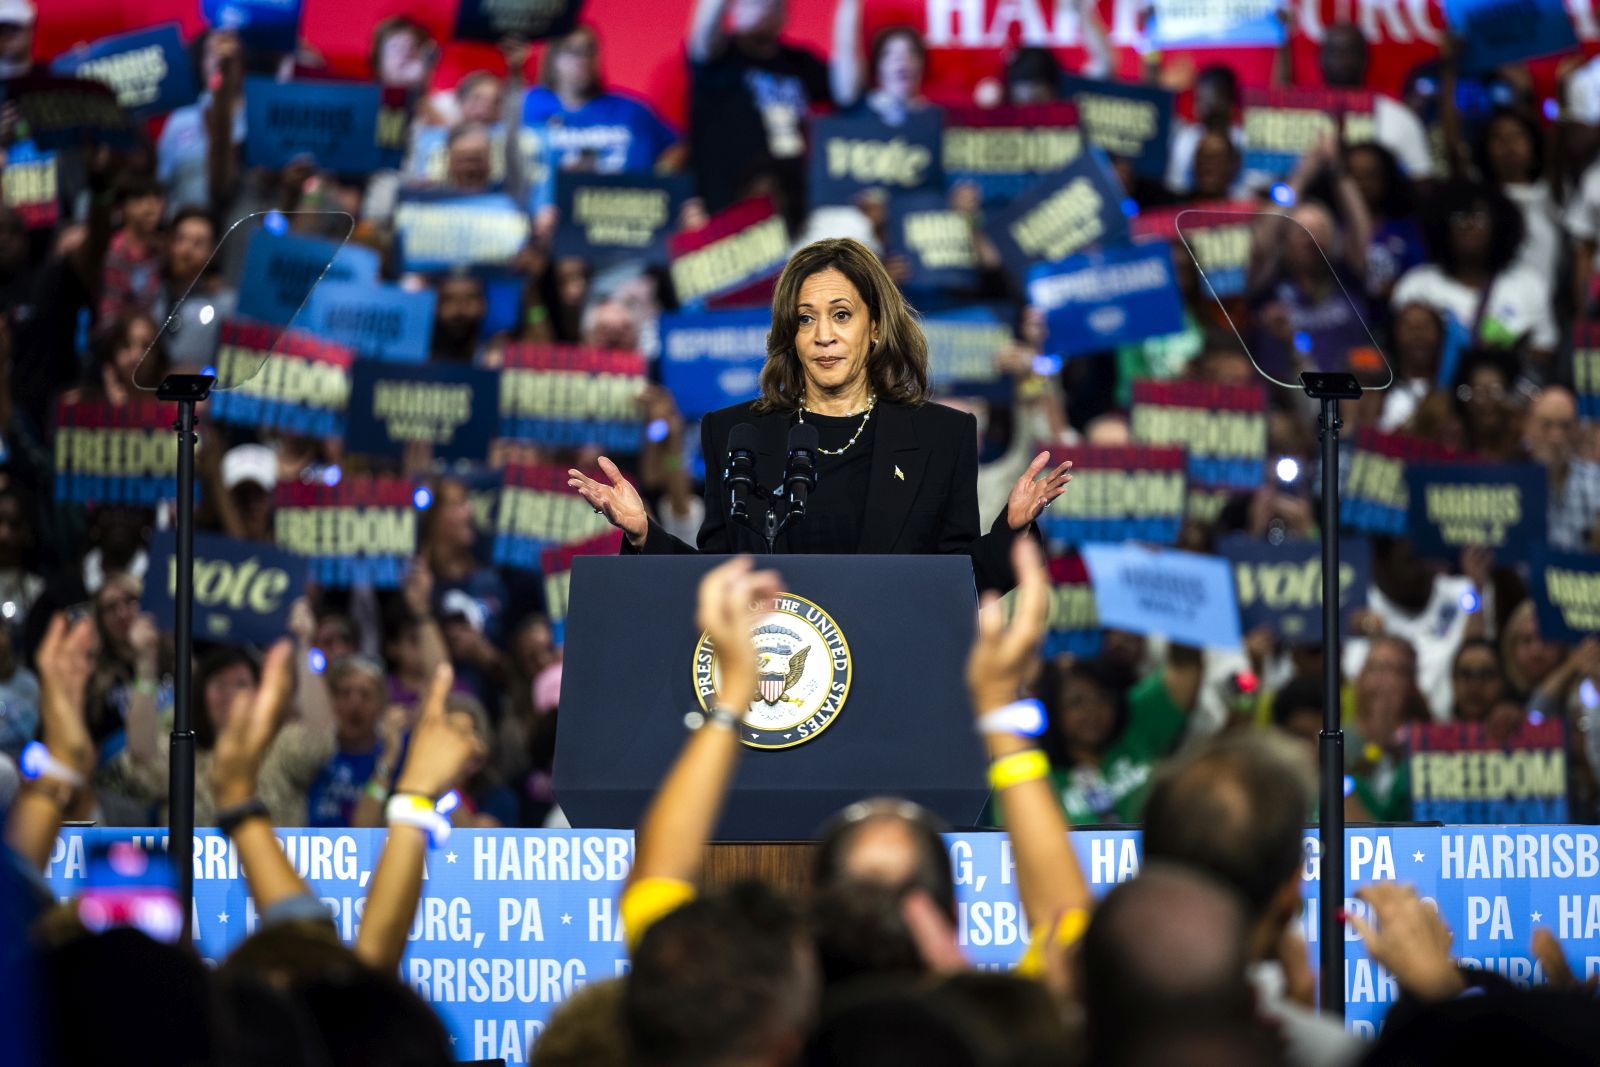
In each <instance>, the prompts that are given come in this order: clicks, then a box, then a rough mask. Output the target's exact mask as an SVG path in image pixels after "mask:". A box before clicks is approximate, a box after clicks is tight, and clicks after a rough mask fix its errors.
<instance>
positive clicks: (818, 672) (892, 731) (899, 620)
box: [554, 555, 988, 841]
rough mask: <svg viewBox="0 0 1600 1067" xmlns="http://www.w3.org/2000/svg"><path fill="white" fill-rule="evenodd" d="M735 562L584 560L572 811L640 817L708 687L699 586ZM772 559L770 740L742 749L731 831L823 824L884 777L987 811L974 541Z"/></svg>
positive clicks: (567, 768)
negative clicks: (970, 668)
mask: <svg viewBox="0 0 1600 1067" xmlns="http://www.w3.org/2000/svg"><path fill="white" fill-rule="evenodd" d="M720 562H722V557H718V556H693V555H685V556H583V557H579V558H578V559H576V560H574V561H573V569H572V585H571V594H570V600H569V609H568V613H567V621H566V652H565V666H564V668H563V670H562V683H561V720H560V723H559V725H558V727H557V732H556V752H555V774H554V788H555V794H556V799H557V800H558V801H559V802H560V804H561V807H562V809H563V810H564V811H565V812H566V815H567V818H568V819H569V820H570V821H571V823H572V825H573V826H574V827H580V828H609V829H628V828H632V827H635V826H637V825H638V823H639V818H640V816H641V815H642V814H643V812H644V809H645V807H646V806H647V805H648V804H649V802H650V798H651V797H652V796H653V795H654V794H655V791H656V788H657V786H658V785H659V784H660V783H661V781H662V779H663V778H664V777H665V776H666V772H667V770H668V768H669V767H670V766H671V765H672V762H673V760H674V759H675V758H676V757H677V754H678V751H679V750H680V749H681V748H682V746H683V742H684V738H685V733H686V730H685V724H684V720H685V716H686V715H688V714H689V713H690V712H692V711H696V710H698V709H699V708H700V707H701V705H702V696H701V694H702V693H705V692H706V691H707V690H708V689H709V688H710V686H709V675H708V673H707V672H708V670H709V665H710V662H711V657H710V655H709V654H708V651H707V650H706V649H704V648H699V647H698V646H699V645H700V638H701V633H700V629H699V627H698V626H696V625H695V620H694V614H695V593H696V589H697V587H698V585H699V582H700V578H701V576H702V575H703V574H704V573H705V572H706V571H708V570H710V569H711V568H712V567H714V566H716V565H717V564H718V563H720ZM756 562H757V566H758V567H763V568H766V567H772V568H776V569H777V570H778V571H779V572H780V573H781V574H782V575H783V579H784V581H783V588H784V590H785V593H784V596H783V597H780V606H781V607H783V608H785V610H784V611H780V612H777V613H774V616H772V617H769V618H764V619H762V620H761V621H760V624H759V625H758V626H757V628H756V634H757V642H756V643H757V649H758V652H759V653H760V657H761V664H762V666H761V675H762V677H761V685H762V692H761V695H760V696H758V698H757V701H756V704H755V711H754V713H753V714H752V716H751V718H750V719H749V720H748V725H747V726H746V727H743V728H741V730H740V737H741V740H744V741H746V742H747V745H761V746H762V747H759V748H755V747H747V748H746V750H745V751H744V752H743V753H742V755H741V759H740V762H739V768H738V772H737V775H736V777H735V778H734V781H733V785H732V789H731V791H730V793H729V796H728V799H727V803H726V804H725V806H724V809H723V815H722V820H721V823H720V824H719V826H718V828H717V833H716V835H715V840H718V841H809V840H810V839H812V838H813V837H814V836H815V833H816V830H817V828H818V827H819V826H820V825H821V824H822V823H823V822H824V821H825V820H826V819H827V818H828V817H829V816H830V815H832V814H833V813H834V812H836V811H838V810H839V809H840V808H843V807H845V806H846V805H848V804H851V803H853V802H855V801H857V800H861V799H863V798H865V797H870V796H883V795H892V796H898V797H905V798H907V799H909V800H914V801H916V802H917V803H919V804H922V805H924V806H925V807H927V808H929V809H931V810H932V811H935V812H937V813H938V814H939V815H940V816H941V817H943V818H944V819H945V820H946V821H947V822H948V823H949V824H950V825H951V827H952V828H955V829H961V828H965V827H971V826H973V825H975V824H976V822H977V819H978V817H979V814H980V813H981V812H982V810H983V805H984V802H985V800H986V799H987V797H988V784H987V780H986V777H985V763H984V755H983V748H982V745H981V742H980V740H979V738H978V736H977V734H976V733H975V731H974V730H973V726H972V712H971V710H970V708H969V707H968V700H967V690H966V681H965V669H966V660H967V652H968V649H969V648H970V647H971V644H972V637H973V629H974V625H975V622H976V603H977V601H976V595H975V592H974V587H973V580H972V565H971V562H970V561H969V560H968V558H967V557H966V556H762V557H757V561H756ZM803 649H804V650H806V651H802V650H803ZM841 687H842V688H843V690H844V691H843V692H842V694H841V693H840V689H841ZM836 694H837V695H839V696H841V697H842V699H838V700H834V701H832V702H831V703H830V698H832V697H833V696H834V695H836ZM705 699H706V700H709V699H710V698H709V697H705ZM812 709H814V710H812ZM808 712H809V714H808ZM799 716H804V718H803V719H801V720H799V721H795V720H796V719H797V717H799Z"/></svg>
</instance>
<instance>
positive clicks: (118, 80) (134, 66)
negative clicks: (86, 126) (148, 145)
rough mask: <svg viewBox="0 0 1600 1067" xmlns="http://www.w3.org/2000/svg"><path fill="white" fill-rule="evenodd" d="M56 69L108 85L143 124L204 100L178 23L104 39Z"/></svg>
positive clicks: (70, 56) (54, 68) (53, 65)
mask: <svg viewBox="0 0 1600 1067" xmlns="http://www.w3.org/2000/svg"><path fill="white" fill-rule="evenodd" d="M50 70H51V72H52V73H54V74H63V75H66V76H68V77H77V78H90V79H93V80H94V81H98V82H104V83H105V84H106V85H107V86H109V87H110V89H111V91H112V92H114V93H116V94H117V106H118V107H121V108H122V109H123V110H125V111H127V112H128V113H129V114H130V115H132V116H133V117H134V118H139V119H147V118H151V117H153V116H156V115H165V114H166V113H167V112H169V111H176V110H177V109H178V108H180V107H183V106H184V105H185V104H192V103H194V100H195V97H196V96H198V95H199V90H198V89H197V88H195V83H194V64H192V63H191V62H190V61H189V52H188V50H187V49H185V48H184V46H183V36H182V34H180V33H179V32H178V24H177V23H176V22H169V23H166V24H164V25H161V26H157V27H155V28H154V29H149V30H139V31H138V32H136V33H119V34H114V35H113V36H110V37H102V38H100V40H98V41H95V42H94V43H93V44H89V45H85V46H84V47H83V48H75V49H73V50H72V51H70V52H66V53H64V54H63V55H61V56H59V57H57V59H56V61H55V62H54V63H51V64H50Z"/></svg>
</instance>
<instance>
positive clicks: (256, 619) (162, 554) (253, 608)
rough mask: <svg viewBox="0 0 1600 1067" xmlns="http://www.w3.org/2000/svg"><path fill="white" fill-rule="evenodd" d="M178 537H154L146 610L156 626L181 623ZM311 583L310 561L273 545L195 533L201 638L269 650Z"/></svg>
mask: <svg viewBox="0 0 1600 1067" xmlns="http://www.w3.org/2000/svg"><path fill="white" fill-rule="evenodd" d="M177 544H178V535H177V534H176V533H175V532H174V531H172V530H157V531H156V533H155V535H154V536H152V537H151V538H150V579H149V580H148V581H146V582H145V583H144V609H145V610H146V611H148V612H149V613H150V614H152V615H154V616H155V620H156V626H157V627H158V628H160V629H161V630H162V631H164V632H166V633H171V632H172V629H173V627H174V626H175V625H176V621H175V620H176V614H175V607H174V598H175V597H176V595H177V588H178V557H177ZM305 587H306V561H305V560H303V559H301V558H300V557H299V556H292V555H290V554H289V553H287V552H280V551H278V550H277V549H276V548H274V547H272V546H271V545H264V544H260V543H259V542H255V541H239V540H235V539H234V538H231V537H219V536H217V535H215V534H208V533H196V534H195V535H194V616H193V627H192V628H193V631H194V637H195V640H197V641H219V642H225V643H227V644H230V645H255V646H256V647H258V648H266V647H267V646H268V645H270V644H272V643H273V642H274V641H276V640H278V639H279V638H281V637H284V636H286V635H287V634H288V633H289V608H290V606H291V605H292V604H293V603H294V602H295V599H296V598H297V597H299V596H300V594H301V593H302V592H303V591H304V590H305Z"/></svg>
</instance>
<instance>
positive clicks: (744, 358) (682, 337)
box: [661, 308, 772, 420]
mask: <svg viewBox="0 0 1600 1067" xmlns="http://www.w3.org/2000/svg"><path fill="white" fill-rule="evenodd" d="M771 328H772V313H771V312H770V311H768V310H766V309H764V308H745V309H742V310H734V311H675V312H668V313H667V314H665V315H662V316H661V384H662V385H664V386H666V387H667V389H668V390H670V391H671V393H672V395H673V397H674V398H675V399H676V400H677V401H678V410H679V411H680V412H682V413H683V417H684V418H686V419H690V420H694V419H698V418H701V417H702V416H704V415H706V414H707V413H709V412H712V411H716V410H717V409H719V408H725V407H728V406H729V405H731V404H738V403H741V402H743V401H745V400H749V399H750V398H751V397H753V396H755V395H756V393H758V392H759V391H760V387H761V368H762V366H764V365H765V364H766V362H767V331H768V330H769V329H771Z"/></svg>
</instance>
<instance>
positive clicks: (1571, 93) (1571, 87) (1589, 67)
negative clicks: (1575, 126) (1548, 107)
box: [1563, 59, 1600, 126]
mask: <svg viewBox="0 0 1600 1067" xmlns="http://www.w3.org/2000/svg"><path fill="white" fill-rule="evenodd" d="M1563 117H1564V118H1568V119H1571V120H1572V121H1573V122H1581V123H1584V124H1585V125H1588V126H1596V125H1600V61H1596V60H1593V59H1591V60H1589V62H1587V63H1585V64H1584V65H1583V66H1581V67H1579V68H1578V69H1577V70H1575V71H1573V72H1572V76H1571V77H1569V78H1568V79H1567V109H1566V114H1565V115H1564V116H1563Z"/></svg>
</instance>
